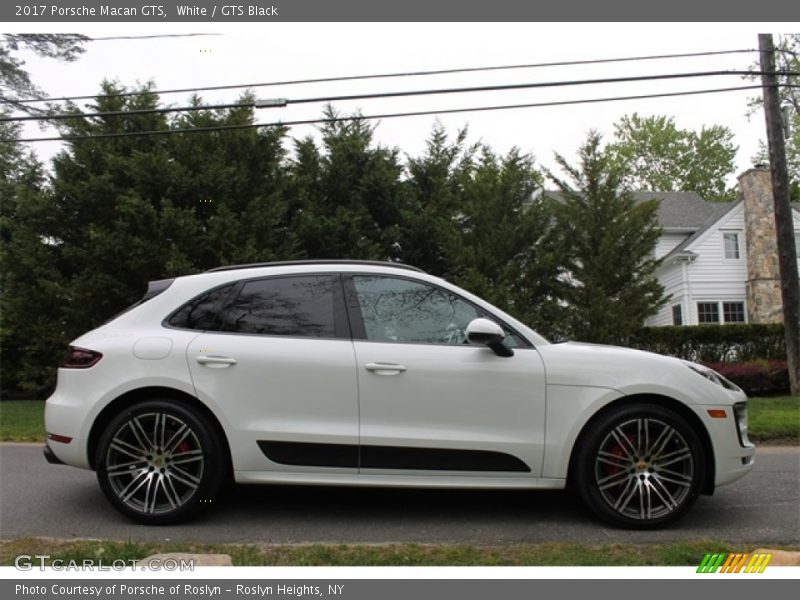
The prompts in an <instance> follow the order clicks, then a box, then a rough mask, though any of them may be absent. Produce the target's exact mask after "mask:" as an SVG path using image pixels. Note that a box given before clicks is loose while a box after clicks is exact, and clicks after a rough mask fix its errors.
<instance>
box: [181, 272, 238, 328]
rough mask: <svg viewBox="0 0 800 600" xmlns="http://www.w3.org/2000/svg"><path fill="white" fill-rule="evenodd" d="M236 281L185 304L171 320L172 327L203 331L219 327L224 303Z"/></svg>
mask: <svg viewBox="0 0 800 600" xmlns="http://www.w3.org/2000/svg"><path fill="white" fill-rule="evenodd" d="M235 286H236V283H235V282H234V283H229V284H228V285H223V286H222V287H218V288H215V289H213V290H211V291H208V292H206V293H205V294H201V295H200V296H197V297H196V298H194V299H193V300H191V301H190V302H188V303H186V304H184V305H183V306H182V307H181V308H179V309H178V311H177V312H176V313H175V314H173V315H172V316H171V317H170V319H169V321H167V322H168V323H169V324H170V325H171V326H172V327H180V328H181V329H199V330H202V331H207V330H211V331H214V330H217V329H219V326H220V323H221V322H222V319H221V309H222V303H223V301H224V300H225V298H226V297H227V296H228V294H230V293H231V291H232V290H233V288H234V287H235Z"/></svg>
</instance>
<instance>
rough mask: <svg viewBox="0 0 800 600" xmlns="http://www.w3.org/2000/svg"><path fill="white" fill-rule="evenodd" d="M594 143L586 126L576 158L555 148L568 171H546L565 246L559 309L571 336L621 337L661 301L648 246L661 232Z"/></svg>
mask: <svg viewBox="0 0 800 600" xmlns="http://www.w3.org/2000/svg"><path fill="white" fill-rule="evenodd" d="M600 144H601V137H600V135H599V134H597V133H595V132H591V133H590V134H589V135H588V138H587V141H586V142H585V144H584V145H583V146H582V147H581V148H580V151H579V159H580V160H579V166H577V167H575V166H571V165H570V164H569V163H568V162H567V161H566V160H565V159H564V158H563V157H562V156H560V155H556V161H557V162H558V164H559V165H560V166H561V168H562V169H563V170H564V171H565V172H566V173H567V175H568V177H569V179H568V180H564V179H561V178H558V177H556V176H554V175H552V174H551V175H550V177H551V178H552V180H553V181H554V182H555V183H556V185H557V186H558V188H559V189H560V191H561V194H560V198H559V199H558V201H556V202H554V203H553V205H554V207H555V211H556V222H557V226H558V228H559V230H560V233H561V236H562V239H563V240H564V242H565V246H566V256H565V258H566V260H567V268H568V275H567V277H566V278H565V281H566V282H567V283H568V284H569V288H568V290H567V293H566V295H565V298H564V300H565V305H564V307H563V310H564V311H565V313H566V315H567V319H568V327H567V332H568V333H569V335H570V336H571V337H572V338H574V339H577V340H581V341H586V342H600V343H625V342H626V341H627V339H628V338H629V336H630V335H631V333H632V332H633V331H635V330H636V329H638V328H639V327H641V326H642V323H643V322H644V320H645V319H646V318H647V317H649V316H650V315H652V314H654V313H655V312H656V311H657V310H658V308H659V307H660V306H662V305H663V304H664V302H665V299H664V296H663V292H664V290H663V288H662V286H661V285H660V284H659V283H658V281H657V279H656V277H655V269H656V267H657V266H658V261H656V259H655V258H654V253H653V250H654V248H655V243H656V240H657V239H658V237H659V235H660V229H659V227H658V222H657V215H656V211H657V207H658V205H657V203H656V201H648V202H642V203H638V204H637V203H636V201H635V200H634V198H633V194H632V193H631V192H630V191H629V189H628V188H627V187H626V186H625V184H624V180H625V173H624V171H623V169H622V168H621V167H620V166H619V165H618V164H617V163H615V162H614V161H613V160H611V159H610V158H609V155H608V154H607V153H605V152H603V150H602V149H601V146H600Z"/></svg>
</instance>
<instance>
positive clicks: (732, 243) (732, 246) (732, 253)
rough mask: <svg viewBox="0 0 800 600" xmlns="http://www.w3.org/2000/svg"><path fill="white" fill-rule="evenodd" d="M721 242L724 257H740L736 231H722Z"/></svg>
mask: <svg viewBox="0 0 800 600" xmlns="http://www.w3.org/2000/svg"><path fill="white" fill-rule="evenodd" d="M722 243H723V245H724V247H725V258H731V259H736V258H739V257H740V255H739V234H738V233H723V234H722Z"/></svg>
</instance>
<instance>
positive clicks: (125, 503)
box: [95, 399, 226, 525]
mask: <svg viewBox="0 0 800 600" xmlns="http://www.w3.org/2000/svg"><path fill="white" fill-rule="evenodd" d="M95 467H96V470H97V479H98V481H99V483H100V487H101V488H102V490H103V492H104V493H105V495H106V497H107V498H108V499H109V500H110V501H111V503H112V504H113V505H114V506H115V507H116V508H117V509H118V510H119V511H120V512H122V513H123V514H125V515H126V516H128V517H130V518H131V519H134V520H136V521H138V522H140V523H146V524H151V525H162V524H168V523H175V522H178V521H183V520H185V519H187V518H189V517H192V516H194V515H195V514H197V513H198V512H199V511H200V510H202V509H203V508H206V507H208V506H209V505H210V504H211V502H212V501H213V500H214V498H215V497H216V496H217V493H218V491H219V489H220V486H221V484H222V482H223V481H224V479H225V469H226V461H225V454H224V452H223V448H222V445H221V442H220V440H219V436H218V435H216V433H215V431H214V428H213V427H212V426H211V425H210V423H209V422H208V420H207V419H206V418H205V417H204V416H203V415H202V414H201V413H200V412H199V411H197V410H195V409H193V408H192V407H190V406H188V405H185V404H183V403H180V402H177V401H175V400H171V399H157V400H148V401H145V402H141V403H139V404H136V405H134V406H132V407H128V408H126V409H125V410H123V411H122V412H121V413H120V414H119V415H117V416H116V417H115V418H114V419H113V420H112V421H111V422H110V423H109V424H108V426H107V427H106V428H105V430H104V432H103V434H102V436H101V438H100V442H99V444H98V447H97V454H96V461H95Z"/></svg>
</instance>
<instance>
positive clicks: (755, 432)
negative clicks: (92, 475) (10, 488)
mask: <svg viewBox="0 0 800 600" xmlns="http://www.w3.org/2000/svg"><path fill="white" fill-rule="evenodd" d="M748 411H749V421H750V439H752V440H753V441H755V442H773V443H785V444H792V445H797V444H800V396H781V397H772V398H751V399H750V402H749V404H748ZM42 441H44V402H42V401H40V400H5V401H2V402H0V442H42Z"/></svg>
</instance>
